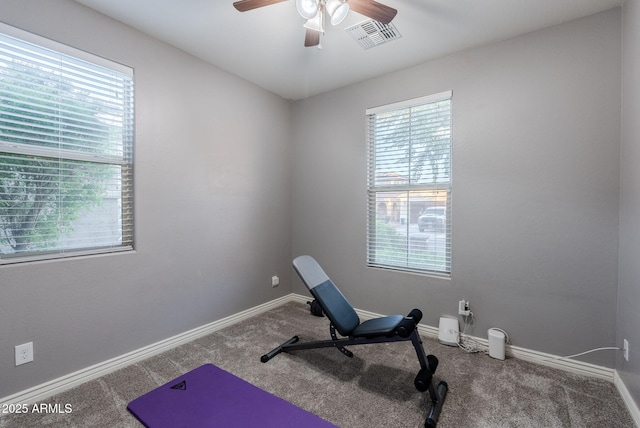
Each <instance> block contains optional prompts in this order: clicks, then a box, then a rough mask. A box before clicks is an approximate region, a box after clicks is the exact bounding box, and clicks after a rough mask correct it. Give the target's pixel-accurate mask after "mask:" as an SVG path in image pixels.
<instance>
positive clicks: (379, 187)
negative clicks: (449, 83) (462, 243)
mask: <svg viewBox="0 0 640 428" xmlns="http://www.w3.org/2000/svg"><path fill="white" fill-rule="evenodd" d="M443 101H446V102H448V113H446V114H445V116H443V119H444V120H445V121H446V120H448V143H447V153H445V156H446V157H447V159H448V160H447V162H446V166H445V167H446V169H447V172H446V175H447V176H448V178H447V179H446V180H444V179H434V182H431V183H428V182H422V183H416V182H413V181H412V178H411V174H410V173H407V174H406V178H405V177H402V174H399V173H397V172H394V173H391V172H389V171H386V172H385V171H383V170H382V169H383V168H381V167H379V165H381V163H382V161H381V160H380V161H379V160H378V159H377V150H376V148H378V150H381V148H383V147H382V146H383V144H384V143H382V142H380V143H379V142H378V141H377V140H384V138H385V136H386V134H383V133H382V131H389V130H390V129H389V128H382V131H381V132H378V130H377V127H376V118H377V117H378V116H382V115H384V114H394V113H400V112H401V111H405V110H406V109H413V108H420V107H421V106H426V105H430V104H433V103H441V102H443ZM452 101H453V91H451V90H448V91H443V92H440V93H436V94H432V95H427V96H423V97H418V98H413V99H409V100H405V101H400V102H396V103H391V104H386V105H382V106H379V107H373V108H368V109H366V112H365V113H366V117H367V226H366V241H367V242H366V264H367V267H372V268H380V269H388V270H394V271H404V272H410V273H418V274H426V275H432V276H437V277H446V278H449V277H451V272H452V269H451V264H452V262H451V254H452V249H451V242H452V233H451V231H452V229H451V225H452V222H451V219H452V210H451V201H452V182H453V177H452V166H453V165H452V164H453V159H452V155H453V106H452ZM409 120H410V119H409ZM379 133H380V134H381V135H380V136H378V134H379ZM427 134H428V133H427ZM429 135H435V134H429ZM422 136H424V135H422ZM408 141H409V142H408V143H407V144H408V146H409V149H408V151H409V152H413V149H414V143H413V135H412V136H411V137H409V138H408ZM438 150H441V149H438ZM410 165H411V160H409V161H408V162H407V165H406V166H405V167H406V168H408V171H410V170H411V166H410ZM391 169H393V168H391ZM382 173H386V176H384V178H382V177H383V175H381V174H382ZM394 176H395V178H394ZM418 181H419V180H418ZM385 192H387V199H386V200H385V199H384V195H385ZM427 194H428V195H429V197H430V198H432V199H433V200H434V201H436V202H434V205H426V206H425V208H424V211H426V210H427V208H429V207H430V206H431V207H436V206H440V207H442V208H444V209H445V210H446V216H445V221H444V225H443V227H444V233H443V234H440V235H438V239H437V241H439V242H442V241H444V244H443V249H444V250H443V253H442V254H443V260H442V261H440V262H437V263H436V262H434V263H432V264H430V262H422V263H423V264H424V265H423V266H420V263H417V262H415V261H411V259H414V260H415V258H414V256H412V254H418V251H414V250H413V248H414V247H413V246H414V245H415V244H413V241H414V238H418V239H420V238H423V237H421V236H420V234H418V233H415V232H413V235H412V232H411V231H410V227H411V224H412V223H411V221H412V219H415V218H416V214H415V209H414V208H415V207H412V206H411V205H412V204H415V205H416V206H419V205H420V204H418V203H417V202H416V200H414V199H413V198H416V197H418V196H419V197H420V198H422V199H427V198H426V197H425V195H427ZM391 195H393V196H395V198H396V200H404V203H402V202H401V203H399V205H400V206H402V205H404V206H405V207H404V208H401V210H403V211H402V212H403V213H404V219H405V223H404V224H403V223H402V215H400V216H399V217H400V218H397V217H398V213H397V211H395V210H392V214H391V215H388V212H387V213H386V214H387V218H386V219H384V223H391V222H392V221H393V220H394V219H395V220H398V219H399V220H400V225H401V228H405V226H406V236H404V237H403V236H401V232H400V234H399V235H400V238H397V237H394V239H396V240H395V241H391V238H388V236H385V235H386V234H387V232H386V231H385V229H389V227H384V226H383V227H381V224H380V223H381V220H380V212H379V211H378V210H379V205H380V203H381V202H384V203H383V204H382V205H384V208H387V209H388V207H387V202H388V201H390V200H391ZM379 196H381V197H380V198H379ZM421 203H422V204H424V202H421ZM418 227H419V226H418ZM420 233H422V230H420ZM391 234H392V235H393V234H395V232H393V230H391ZM442 235H444V237H442ZM433 236H434V237H435V236H436V235H435V233H434V235H433ZM385 239H386V240H387V242H384V241H385ZM403 239H404V240H403ZM434 241H436V240H435V239H434ZM379 242H380V243H379ZM417 242H420V241H417ZM425 242H428V237H427V238H426V239H425ZM398 243H399V244H398ZM396 244H398V245H400V246H401V247H404V248H403V249H402V250H403V251H405V254H404V255H402V256H401V257H400V256H390V255H389V254H387V255H386V256H385V255H382V256H378V254H377V253H381V254H384V253H385V251H384V250H385V248H386V249H387V250H388V247H387V246H395V245H396ZM425 245H427V244H425ZM435 245H436V244H435V242H434V248H435ZM438 245H439V246H441V244H438ZM381 250H383V251H381ZM434 251H435V250H434ZM425 253H426V251H425ZM439 253H440V252H438V254H439ZM394 257H395V259H394ZM402 257H405V260H404V261H401V259H402ZM423 257H425V258H426V257H427V256H423ZM426 265H429V267H425V266H426ZM438 265H439V266H438Z"/></svg>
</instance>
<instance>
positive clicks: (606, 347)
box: [550, 346, 622, 360]
mask: <svg viewBox="0 0 640 428" xmlns="http://www.w3.org/2000/svg"><path fill="white" fill-rule="evenodd" d="M596 351H622V349H621V348H618V347H617V346H605V347H603V348H595V349H591V350H589V351H584V352H580V353H579V354H573V355H567V356H566V357H554V358H550V360H564V359H566V358H573V357H579V356H580V355H585V354H590V353H592V352H596Z"/></svg>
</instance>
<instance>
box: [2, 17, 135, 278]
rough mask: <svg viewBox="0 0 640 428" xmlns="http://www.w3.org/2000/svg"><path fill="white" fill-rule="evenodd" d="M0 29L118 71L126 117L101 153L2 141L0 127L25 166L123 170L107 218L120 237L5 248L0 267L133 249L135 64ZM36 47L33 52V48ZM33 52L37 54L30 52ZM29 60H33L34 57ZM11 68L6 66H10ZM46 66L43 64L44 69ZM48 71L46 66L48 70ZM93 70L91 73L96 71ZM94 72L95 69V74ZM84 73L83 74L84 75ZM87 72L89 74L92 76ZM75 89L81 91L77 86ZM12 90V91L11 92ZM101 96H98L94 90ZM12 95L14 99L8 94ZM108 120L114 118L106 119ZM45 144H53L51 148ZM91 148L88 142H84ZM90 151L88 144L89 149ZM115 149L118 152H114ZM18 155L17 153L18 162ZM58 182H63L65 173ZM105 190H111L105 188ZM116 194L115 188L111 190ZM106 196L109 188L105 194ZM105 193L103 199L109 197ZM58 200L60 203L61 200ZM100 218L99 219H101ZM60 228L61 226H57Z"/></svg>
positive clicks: (11, 50) (6, 146)
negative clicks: (39, 163) (12, 249)
mask: <svg viewBox="0 0 640 428" xmlns="http://www.w3.org/2000/svg"><path fill="white" fill-rule="evenodd" d="M0 33H1V34H2V35H3V36H6V37H7V38H9V39H15V40H16V43H17V44H21V45H33V46H34V49H35V50H46V51H48V52H50V53H51V55H56V56H59V58H60V59H59V60H60V62H63V61H66V60H69V61H71V62H73V63H77V64H83V63H84V64H87V65H88V67H87V68H89V69H96V68H100V72H101V73H105V74H113V75H115V76H117V77H116V78H117V79H121V80H122V82H123V83H122V85H123V86H122V87H121V88H120V89H122V90H123V101H122V103H121V104H122V105H121V110H122V116H121V117H119V118H118V120H120V119H121V120H122V123H123V125H122V132H121V135H119V137H118V139H116V142H111V141H110V142H109V143H108V144H107V145H105V147H106V148H108V149H109V150H110V151H111V153H106V152H102V153H98V152H87V151H85V152H83V151H82V150H80V149H75V150H74V149H69V148H68V147H67V148H65V147H64V146H65V144H69V143H63V142H60V143H59V147H57V148H55V147H50V143H47V144H44V143H43V144H42V145H38V144H34V142H33V141H32V142H28V143H16V142H15V141H10V140H9V139H7V140H4V139H2V138H1V134H2V131H1V130H0V154H2V155H3V157H4V158H5V159H9V160H11V159H12V158H11V156H13V155H17V156H18V157H24V159H25V162H24V163H23V164H21V165H23V167H24V168H26V167H28V165H29V162H34V161H36V160H41V161H46V162H54V163H55V162H58V165H59V168H61V169H62V168H65V167H67V166H68V165H69V164H70V163H79V164H84V165H87V166H90V165H94V166H95V165H106V166H107V167H113V168H114V169H117V170H118V171H119V172H118V174H117V175H116V177H118V181H117V183H118V184H119V186H118V188H117V190H116V191H117V192H118V193H117V194H118V196H117V200H118V207H119V208H118V214H117V219H116V218H115V215H111V216H110V217H109V218H110V219H111V221H117V224H118V230H119V238H118V240H119V241H118V242H116V241H113V242H109V243H99V244H98V243H96V241H94V242H93V243H91V244H84V245H79V246H76V247H65V246H64V245H60V244H59V243H58V242H56V244H55V246H53V247H51V248H43V249H38V250H27V251H24V252H19V253H2V252H0V266H2V265H11V264H16V263H23V262H31V261H40V260H50V259H61V258H69V257H77V256H86V255H95V254H106V253H116V252H123V251H133V250H134V218H133V210H134V200H133V199H134V198H133V180H134V176H133V166H134V165H133V152H134V139H135V124H134V115H135V88H134V71H133V69H132V68H131V67H128V66H125V65H122V64H119V63H117V62H114V61H111V60H108V59H106V58H103V57H100V56H97V55H94V54H91V53H88V52H85V51H82V50H79V49H76V48H74V47H71V46H68V45H64V44H62V43H59V42H56V41H53V40H50V39H47V38H44V37H41V36H39V35H36V34H33V33H30V32H27V31H24V30H21V29H18V28H15V27H12V26H10V25H7V24H4V23H1V22H0ZM3 44H4V43H3ZM9 44H10V42H9V41H7V42H6V44H4V45H5V46H9ZM5 52H7V54H8V55H17V52H18V51H17V50H16V48H15V47H13V46H11V47H6V49H5ZM34 52H35V51H34ZM32 55H35V54H32ZM28 58H30V59H29V60H30V61H31V60H33V59H32V57H28ZM7 69H8V68H7ZM43 70H44V69H40V71H43ZM61 70H65V68H64V67H63V68H60V69H58V68H55V69H54V68H52V69H51V70H50V71H49V73H50V75H51V76H53V75H54V74H55V73H59V72H60V71H61ZM44 72H45V73H46V71H44ZM92 73H93V72H92ZM91 75H93V74H91ZM83 76H84V74H83ZM88 76H89V75H87V77H88ZM77 90H80V89H79V87H78V89H77ZM7 93H9V92H7ZM95 96H96V97H97V98H99V97H100V96H99V95H95ZM7 99H8V100H9V99H11V98H7ZM35 106H44V104H35ZM26 120H33V119H28V118H27V119H25V122H24V124H22V123H19V124H17V125H15V128H16V129H22V128H20V126H22V127H25V126H26V125H25V124H26V123H27V122H26ZM105 120H107V121H109V120H110V119H105ZM83 144H86V143H85V140H80V143H79V146H80V147H83ZM47 145H48V146H49V147H47ZM86 147H88V146H86ZM85 150H86V149H85ZM114 153H115V154H114ZM15 160H16V158H13V161H14V162H15ZM5 171H7V170H5ZM59 183H61V184H63V183H65V181H64V179H63V178H61V179H60V181H59ZM104 191H105V192H107V190H104ZM109 192H110V193H113V190H109ZM105 195H106V193H105ZM105 195H102V198H104V197H105ZM58 203H60V202H58ZM98 220H100V219H98ZM58 227H60V226H58ZM63 230H64V229H60V231H59V232H58V233H60V234H63ZM60 237H62V238H63V239H65V237H64V235H59V238H60Z"/></svg>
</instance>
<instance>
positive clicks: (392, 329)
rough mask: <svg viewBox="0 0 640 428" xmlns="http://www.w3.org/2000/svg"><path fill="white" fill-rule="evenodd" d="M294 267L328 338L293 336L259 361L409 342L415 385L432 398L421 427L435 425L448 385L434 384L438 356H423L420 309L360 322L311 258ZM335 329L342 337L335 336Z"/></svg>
mask: <svg viewBox="0 0 640 428" xmlns="http://www.w3.org/2000/svg"><path fill="white" fill-rule="evenodd" d="M293 267H294V269H295V270H296V272H297V273H298V275H299V276H300V278H301V279H302V281H303V282H304V284H305V286H306V287H307V288H308V289H309V292H310V293H311V295H312V296H313V297H314V299H316V301H317V302H318V303H319V304H320V306H321V307H322V311H323V312H324V314H325V315H326V316H327V318H328V319H329V321H330V325H329V332H330V334H331V339H330V340H320V341H314V342H302V343H300V342H299V337H298V336H293V337H292V338H291V339H289V340H287V341H286V342H284V343H283V344H282V345H280V346H278V347H276V348H274V349H273V350H271V351H270V352H268V353H267V354H265V355H263V356H262V357H261V358H260V361H262V362H263V363H266V362H267V361H269V360H270V359H272V358H273V357H275V356H276V355H278V354H279V353H281V352H291V351H298V350H303V349H316V348H330V347H334V348H337V349H338V350H339V351H340V352H342V353H343V354H344V355H346V356H347V357H353V353H352V352H351V351H350V350H348V349H346V348H345V347H346V346H352V345H369V344H374V343H388V342H403V341H411V343H412V344H413V347H414V348H415V350H416V354H417V355H418V361H419V362H420V371H419V372H418V374H417V375H416V378H415V381H414V385H415V387H416V389H417V390H418V391H421V392H424V391H429V396H430V398H431V405H430V409H429V412H428V414H427V418H426V420H425V423H424V426H425V427H427V428H434V427H435V426H436V424H437V422H438V417H439V416H440V411H441V410H442V405H443V403H444V399H445V397H446V395H447V390H448V386H447V383H446V382H444V381H440V383H439V384H438V386H435V385H434V382H433V375H434V373H435V372H436V368H437V367H438V359H437V358H436V357H435V356H433V355H425V352H424V348H423V347H422V340H421V339H420V335H419V334H418V328H417V327H418V323H419V322H420V320H421V319H422V312H421V311H420V310H419V309H413V310H412V311H411V312H409V314H408V315H407V316H402V315H390V316H385V317H380V318H373V319H370V320H367V321H364V322H362V323H361V322H360V318H359V317H358V314H357V313H356V311H355V310H354V309H353V306H351V304H350V303H349V301H348V300H347V299H346V298H345V297H344V295H343V294H342V293H341V292H340V290H339V289H338V287H336V285H335V284H334V283H333V282H332V281H331V279H329V277H328V276H327V274H326V273H325V272H324V270H322V268H321V267H320V265H319V264H318V262H316V261H315V259H313V257H311V256H300V257H297V258H296V259H294V260H293ZM336 331H337V332H338V334H340V336H342V337H338V335H337V334H336Z"/></svg>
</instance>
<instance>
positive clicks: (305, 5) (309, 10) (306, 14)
mask: <svg viewBox="0 0 640 428" xmlns="http://www.w3.org/2000/svg"><path fill="white" fill-rule="evenodd" d="M296 8H297V9H298V13H299V14H300V16H302V17H303V18H304V19H307V20H309V19H313V18H314V17H315V16H316V15H318V9H319V8H320V4H319V0H296Z"/></svg>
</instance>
